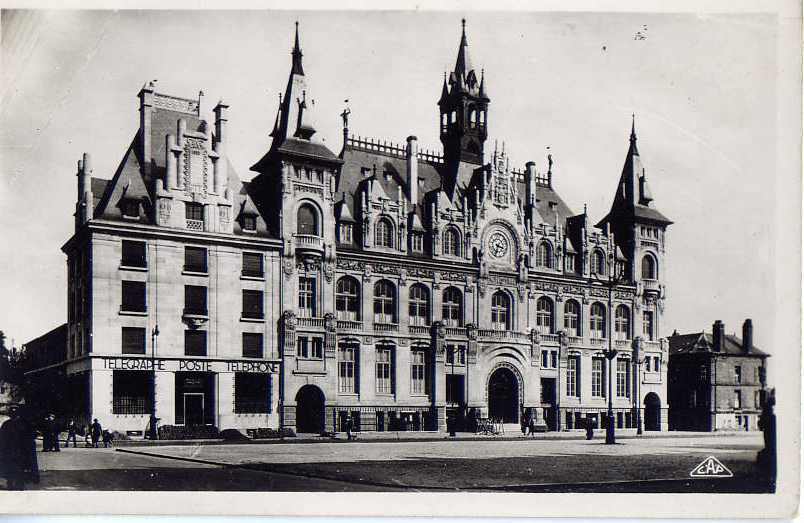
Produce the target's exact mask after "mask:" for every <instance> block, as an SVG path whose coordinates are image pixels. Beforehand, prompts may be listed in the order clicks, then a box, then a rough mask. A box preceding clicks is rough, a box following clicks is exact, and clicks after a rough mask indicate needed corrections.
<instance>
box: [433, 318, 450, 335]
mask: <svg viewBox="0 0 804 523" xmlns="http://www.w3.org/2000/svg"><path fill="white" fill-rule="evenodd" d="M432 329H433V336H435V337H436V338H438V339H442V340H443V339H444V338H446V337H447V327H446V326H445V325H444V323H442V322H440V321H434V322H433V327H432Z"/></svg>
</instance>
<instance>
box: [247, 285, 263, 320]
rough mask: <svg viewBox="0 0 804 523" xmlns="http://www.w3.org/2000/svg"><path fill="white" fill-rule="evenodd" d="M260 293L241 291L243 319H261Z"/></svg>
mask: <svg viewBox="0 0 804 523" xmlns="http://www.w3.org/2000/svg"><path fill="white" fill-rule="evenodd" d="M262 301H263V300H262V291H254V290H244V291H243V317H244V318H251V319H262V318H263V310H262Z"/></svg>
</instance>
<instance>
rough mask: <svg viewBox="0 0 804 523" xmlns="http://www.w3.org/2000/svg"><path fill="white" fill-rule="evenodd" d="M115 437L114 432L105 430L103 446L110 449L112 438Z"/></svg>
mask: <svg viewBox="0 0 804 523" xmlns="http://www.w3.org/2000/svg"><path fill="white" fill-rule="evenodd" d="M113 439H114V434H112V433H111V432H109V430H108V429H104V430H103V448H105V449H108V448H109V447H111V446H112V440H113Z"/></svg>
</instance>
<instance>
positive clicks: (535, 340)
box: [530, 329, 542, 345]
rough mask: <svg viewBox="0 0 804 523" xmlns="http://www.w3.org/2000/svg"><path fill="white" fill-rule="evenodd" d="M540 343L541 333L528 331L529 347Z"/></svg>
mask: <svg viewBox="0 0 804 523" xmlns="http://www.w3.org/2000/svg"><path fill="white" fill-rule="evenodd" d="M541 342H542V333H541V332H539V330H538V329H530V343H531V345H539V344H540V343H541Z"/></svg>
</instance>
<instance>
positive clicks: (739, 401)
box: [734, 389, 743, 409]
mask: <svg viewBox="0 0 804 523" xmlns="http://www.w3.org/2000/svg"><path fill="white" fill-rule="evenodd" d="M734 408H735V409H741V408H743V399H742V397H741V396H740V390H739V389H737V390H735V391H734Z"/></svg>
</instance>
